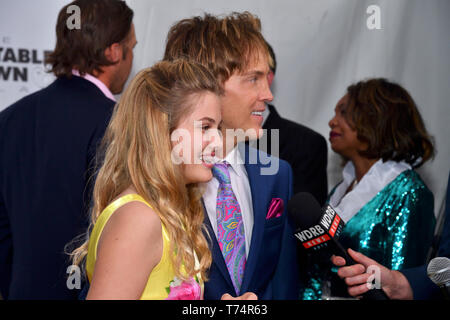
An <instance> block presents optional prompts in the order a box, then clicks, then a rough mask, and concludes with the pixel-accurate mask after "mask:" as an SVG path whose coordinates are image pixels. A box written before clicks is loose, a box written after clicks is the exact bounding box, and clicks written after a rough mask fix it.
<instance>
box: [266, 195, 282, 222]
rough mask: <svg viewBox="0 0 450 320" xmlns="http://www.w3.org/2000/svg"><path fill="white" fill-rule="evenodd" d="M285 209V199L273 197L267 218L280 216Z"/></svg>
mask: <svg viewBox="0 0 450 320" xmlns="http://www.w3.org/2000/svg"><path fill="white" fill-rule="evenodd" d="M283 211H284V202H283V199H280V198H273V199H272V202H270V205H269V211H268V212H267V215H266V220H267V219H272V218H278V217H280V216H281V215H282V214H283Z"/></svg>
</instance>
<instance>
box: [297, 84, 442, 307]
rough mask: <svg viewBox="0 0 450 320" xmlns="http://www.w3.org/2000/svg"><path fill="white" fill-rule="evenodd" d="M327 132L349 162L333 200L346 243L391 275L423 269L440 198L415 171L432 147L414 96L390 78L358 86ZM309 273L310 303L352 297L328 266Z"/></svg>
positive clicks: (347, 96) (349, 93)
mask: <svg viewBox="0 0 450 320" xmlns="http://www.w3.org/2000/svg"><path fill="white" fill-rule="evenodd" d="M329 126H330V128H331V131H330V143H331V148H332V149H333V151H335V152H336V153H338V154H339V155H341V156H342V157H343V159H344V161H345V162H346V164H345V167H344V170H343V181H342V182H341V183H339V184H338V185H337V186H336V187H335V188H333V190H332V191H331V193H330V196H329V200H328V202H329V204H330V205H331V206H332V207H333V208H335V210H336V212H338V214H339V215H340V216H341V218H342V219H343V220H344V222H345V223H346V225H345V228H344V230H343V232H342V233H341V236H340V242H341V243H342V244H343V245H344V247H347V248H352V249H354V250H356V251H359V252H361V253H363V254H364V255H367V256H368V257H370V258H371V259H374V260H376V261H378V262H380V263H381V264H382V265H384V266H386V267H387V268H389V269H394V270H398V269H401V268H411V267H416V266H420V265H422V264H424V263H425V261H426V258H427V253H428V249H429V248H430V245H431V242H432V240H433V234H434V225H435V216H434V199H433V194H432V193H431V191H430V190H429V189H428V188H427V186H426V185H425V183H424V182H423V181H422V179H421V178H420V176H419V174H418V173H417V172H416V171H415V170H414V169H416V168H418V167H420V166H421V165H423V164H424V163H425V162H426V161H428V160H429V159H430V158H431V157H432V156H433V154H434V147H433V144H432V141H431V138H430V136H429V134H428V133H427V130H426V128H425V126H424V123H423V121H422V117H421V115H420V113H419V111H418V110H417V107H416V105H415V103H414V101H413V99H412V97H411V96H410V95H409V93H408V92H407V91H406V90H405V89H404V88H402V87H401V86H400V85H398V84H395V83H391V82H389V81H387V80H385V79H369V80H367V81H361V82H358V83H356V84H353V85H351V86H349V87H348V88H347V93H346V94H345V95H344V96H343V97H342V98H341V99H340V100H339V102H338V103H337V105H336V108H335V116H334V117H333V118H332V119H331V120H330V122H329ZM320 269H321V270H320ZM309 270H310V272H311V279H310V280H309V284H308V286H307V289H306V290H305V292H304V294H303V298H304V299H319V298H320V297H321V295H322V293H324V294H325V295H331V296H347V290H346V287H345V283H343V281H341V280H340V279H339V278H338V277H337V276H336V273H335V272H329V271H330V264H329V263H326V264H324V266H322V267H318V265H314V266H310V267H309ZM320 273H322V274H320ZM324 273H328V274H329V276H323V274H324ZM323 291H325V292H323Z"/></svg>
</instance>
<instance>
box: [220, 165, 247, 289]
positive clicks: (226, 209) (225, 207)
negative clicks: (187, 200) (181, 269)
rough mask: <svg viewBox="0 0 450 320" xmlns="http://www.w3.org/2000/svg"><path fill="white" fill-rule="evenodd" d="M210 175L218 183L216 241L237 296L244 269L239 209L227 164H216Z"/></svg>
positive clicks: (242, 236)
mask: <svg viewBox="0 0 450 320" xmlns="http://www.w3.org/2000/svg"><path fill="white" fill-rule="evenodd" d="M212 173H213V175H214V177H216V179H217V180H218V181H219V183H220V185H219V190H218V191H217V207H216V208H217V209H216V210H217V240H218V242H219V246H220V250H222V254H223V257H224V259H225V263H226V265H227V268H228V272H229V273H230V276H231V280H232V282H233V286H234V289H235V290H236V294H239V292H240V289H241V284H242V278H243V276H244V268H245V235H244V224H243V222H242V215H241V207H240V206H239V203H238V201H237V199H236V196H235V195H234V192H233V189H232V188H231V180H230V172H229V171H228V163H226V162H225V163H217V164H216V165H215V166H214V167H213V169H212Z"/></svg>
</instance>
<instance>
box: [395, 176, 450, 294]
mask: <svg viewBox="0 0 450 320" xmlns="http://www.w3.org/2000/svg"><path fill="white" fill-rule="evenodd" d="M437 256H438V257H448V258H450V174H449V177H448V183H447V196H446V200H445V222H444V227H443V229H442V234H441V237H440V243H439V249H438V252H437ZM401 272H402V273H403V274H404V275H405V276H406V278H407V279H408V281H409V284H410V285H411V288H412V290H413V294H414V299H415V300H428V299H442V298H443V296H442V294H441V292H440V289H439V287H438V286H437V285H435V284H434V283H433V282H432V281H431V280H430V279H429V278H428V276H427V266H426V265H425V266H421V267H417V268H411V269H406V270H401Z"/></svg>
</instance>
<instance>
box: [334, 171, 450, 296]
mask: <svg viewBox="0 0 450 320" xmlns="http://www.w3.org/2000/svg"><path fill="white" fill-rule="evenodd" d="M444 216H445V217H444V219H445V220H444V224H443V228H442V233H441V235H440V241H439V246H438V251H437V255H436V256H438V257H447V258H450V174H449V177H448V182H447V196H446V200H445V213H444ZM350 255H351V256H352V258H353V259H354V260H355V261H356V262H358V263H359V264H357V265H353V266H350V267H342V268H340V269H339V271H338V275H339V276H340V277H341V278H346V282H347V284H348V285H349V293H350V294H351V295H352V296H359V295H361V294H362V293H364V292H365V291H367V286H366V279H367V278H368V277H369V276H370V275H368V274H366V273H365V270H366V268H367V267H368V266H370V265H375V266H378V267H379V270H380V271H381V272H380V274H381V287H382V289H383V290H384V291H385V292H386V294H387V295H388V297H389V298H391V299H396V300H411V299H414V300H429V299H442V298H443V296H442V293H441V292H440V289H439V287H438V286H437V285H436V284H434V283H433V282H432V281H431V280H430V278H429V277H428V275H427V265H423V266H420V267H416V268H411V269H404V270H399V271H395V270H390V269H388V268H386V267H384V266H382V265H380V264H379V263H377V262H376V261H374V260H372V259H370V258H368V257H366V256H364V255H363V254H361V253H359V252H353V251H351V252H350ZM332 261H333V263H334V264H335V265H336V266H342V265H343V264H344V259H343V258H342V257H333V259H332ZM361 265H362V266H363V267H361Z"/></svg>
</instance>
